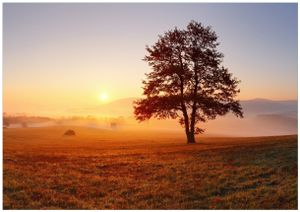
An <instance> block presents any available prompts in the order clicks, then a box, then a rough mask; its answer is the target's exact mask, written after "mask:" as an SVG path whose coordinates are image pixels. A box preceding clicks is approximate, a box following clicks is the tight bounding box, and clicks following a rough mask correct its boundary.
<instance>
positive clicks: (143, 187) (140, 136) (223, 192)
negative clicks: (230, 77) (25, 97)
mask: <svg viewBox="0 0 300 212" xmlns="http://www.w3.org/2000/svg"><path fill="white" fill-rule="evenodd" d="M69 128H71V129H74V130H75V131H76V136H70V137H67V136H63V133H64V132H65V130H67V129H69ZM182 134H183V133H182ZM182 134H179V133H175V132H173V133H171V132H164V131H161V132H160V131H157V132H150V131H149V132H144V131H134V130H132V131H129V130H127V131H123V130H101V129H92V128H84V127H62V126H60V127H44V128H16V129H12V128H8V129H4V130H3V138H4V143H3V208H4V209H297V207H298V205H297V198H298V195H297V193H298V190H297V188H298V185H297V181H298V168H297V167H298V164H297V161H298V160H297V146H298V144H297V143H298V142H297V135H290V136H276V137H252V138H251V137H249V138H234V137H232V138H230V137H228V138H218V137H215V138H214V137H204V136H201V137H199V138H198V143H196V144H192V145H187V144H186V141H185V138H184V136H183V135H182Z"/></svg>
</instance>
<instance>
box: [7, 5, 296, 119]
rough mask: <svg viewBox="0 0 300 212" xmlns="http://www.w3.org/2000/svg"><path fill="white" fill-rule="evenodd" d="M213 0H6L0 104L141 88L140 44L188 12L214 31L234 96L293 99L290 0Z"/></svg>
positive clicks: (12, 108) (131, 92) (64, 101)
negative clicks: (145, 0)
mask: <svg viewBox="0 0 300 212" xmlns="http://www.w3.org/2000/svg"><path fill="white" fill-rule="evenodd" d="M214 5H216V6H213V5H211V4H197V5H192V4H173V5H167V4H165V5H159V4H149V5H147V6H146V5H142V4H114V5H112V4H97V5H91V4H79V5H75V4H51V5H49V4H35V5H33V4H26V5H24V4H5V5H4V7H3V13H4V16H3V19H4V20H3V70H4V74H3V111H4V112H6V113H9V114H15V113H27V114H37V115H55V114H65V113H66V111H68V110H69V109H70V108H85V107H94V106H97V105H100V104H104V103H106V102H109V101H113V100H116V99H121V98H127V97H140V95H141V93H142V89H141V86H142V79H144V74H145V73H146V72H149V71H150V69H149V67H148V66H147V64H146V62H144V61H142V58H143V57H144V55H145V54H146V51H145V45H147V44H148V45H151V44H153V43H154V42H155V41H156V40H157V35H158V34H162V33H163V32H164V31H166V30H167V29H171V28H173V27H174V26H178V27H184V26H185V25H186V24H187V23H188V22H189V21H190V20H192V19H194V20H198V21H201V22H203V23H204V24H205V25H207V24H209V25H212V27H213V29H214V30H215V31H216V32H217V34H218V35H219V41H220V43H221V45H220V51H222V52H223V53H224V55H225V58H224V65H225V66H226V67H228V68H229V70H230V71H231V72H232V73H233V74H234V76H236V77H237V78H238V79H240V80H241V81H242V83H241V84H240V88H241V94H240V96H239V98H240V99H241V100H244V99H253V98H266V99H276V100H286V99H297V61H298V60H297V5H296V6H293V5H284V4H281V6H278V5H273V6H272V4H270V5H269V6H267V5H263V4H260V5H252V6H249V5H248V6H247V4H244V5H239V4H236V5H231V4H227V5H226V6H223V7H219V6H218V4H214ZM176 11H177V12H176ZM179 11H180V13H178V12H179ZM177 14H180V15H177ZM120 17H121V18H120ZM282 32H284V33H282ZM103 94H105V95H107V100H105V101H101V98H100V99H99V95H103Z"/></svg>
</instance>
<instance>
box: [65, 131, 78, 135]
mask: <svg viewBox="0 0 300 212" xmlns="http://www.w3.org/2000/svg"><path fill="white" fill-rule="evenodd" d="M64 135H67V136H75V135H76V134H75V131H74V130H67V131H66V132H65V133H64Z"/></svg>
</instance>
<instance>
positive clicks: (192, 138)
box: [186, 132, 196, 144]
mask: <svg viewBox="0 0 300 212" xmlns="http://www.w3.org/2000/svg"><path fill="white" fill-rule="evenodd" d="M186 137H187V143H188V144H194V143H196V140H195V133H194V132H188V133H186Z"/></svg>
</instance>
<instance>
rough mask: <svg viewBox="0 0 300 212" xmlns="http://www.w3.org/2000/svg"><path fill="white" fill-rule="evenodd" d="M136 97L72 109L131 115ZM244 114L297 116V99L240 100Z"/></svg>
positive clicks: (87, 112)
mask: <svg viewBox="0 0 300 212" xmlns="http://www.w3.org/2000/svg"><path fill="white" fill-rule="evenodd" d="M136 99H138V98H132V97H131V98H124V99H118V100H115V101H112V102H109V103H107V104H103V105H99V106H97V107H91V108H84V109H78V110H72V111H73V112H82V113H84V114H89V113H91V114H97V115H101V114H103V115H107V116H124V117H128V116H133V101H134V100H136ZM241 105H242V107H243V111H244V113H245V115H251V116H252V115H259V114H284V113H285V114H290V115H291V114H294V115H295V116H297V109H298V104H297V100H288V101H274V100H267V99H253V100H244V101H241Z"/></svg>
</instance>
